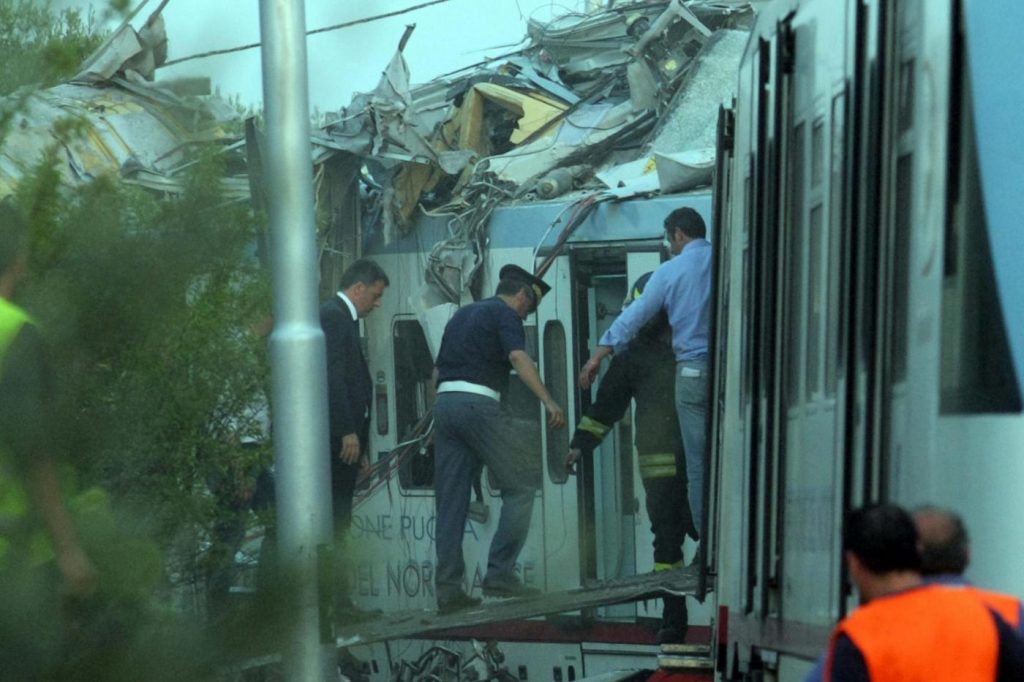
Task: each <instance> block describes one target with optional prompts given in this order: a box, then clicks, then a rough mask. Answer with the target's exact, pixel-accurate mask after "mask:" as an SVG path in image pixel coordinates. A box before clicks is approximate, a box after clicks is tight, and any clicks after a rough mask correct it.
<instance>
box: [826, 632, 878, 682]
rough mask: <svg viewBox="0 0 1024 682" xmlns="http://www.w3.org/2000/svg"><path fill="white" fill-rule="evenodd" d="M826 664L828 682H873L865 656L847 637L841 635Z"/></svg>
mask: <svg viewBox="0 0 1024 682" xmlns="http://www.w3.org/2000/svg"><path fill="white" fill-rule="evenodd" d="M831 655H832V660H830V661H827V662H826V664H825V680H826V682H871V676H870V675H869V674H868V665H867V663H866V662H865V661H864V654H862V653H861V651H860V649H858V648H857V645H856V644H854V643H853V640H851V639H850V638H849V637H847V636H846V635H839V638H838V639H837V640H836V643H835V646H834V647H833V648H832V651H831Z"/></svg>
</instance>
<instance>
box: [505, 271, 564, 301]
mask: <svg viewBox="0 0 1024 682" xmlns="http://www.w3.org/2000/svg"><path fill="white" fill-rule="evenodd" d="M498 278H499V279H501V280H506V279H510V280H513V281H515V282H522V283H523V284H525V285H527V286H529V287H530V288H531V289H532V290H533V294H534V296H535V297H536V301H537V304H538V305H539V304H540V301H541V299H542V298H544V295H545V294H547V293H548V292H549V291H551V287H550V286H549V285H548V284H545V283H544V280H542V279H541V278H540V277H537V276H536V275H531V274H530V273H528V272H527V271H526V270H524V269H522V268H521V267H519V266H518V265H506V266H505V267H503V268H502V269H501V270H500V271H499V272H498Z"/></svg>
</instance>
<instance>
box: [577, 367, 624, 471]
mask: <svg viewBox="0 0 1024 682" xmlns="http://www.w3.org/2000/svg"><path fill="white" fill-rule="evenodd" d="M627 357H628V356H627V355H617V356H615V357H614V358H613V359H612V364H611V365H609V366H608V372H606V373H605V375H604V379H602V380H601V385H600V386H599V387H598V389H597V399H596V400H595V401H594V402H593V403H592V404H591V405H590V407H589V408H588V409H587V411H586V414H584V416H583V419H581V420H580V423H579V424H578V425H577V426H576V432H575V433H574V434H573V436H572V440H571V441H570V442H569V452H568V453H567V454H566V456H565V469H566V471H567V472H568V473H570V474H572V473H575V469H576V462H578V461H579V460H580V458H581V457H582V456H583V453H584V452H587V453H590V452H592V451H593V450H594V448H596V447H597V446H598V445H599V444H600V443H601V441H602V440H604V438H605V436H607V435H608V432H609V431H611V429H612V426H613V425H614V424H615V422H617V421H619V420H620V419H622V417H623V416H624V415H625V414H626V410H627V409H628V408H629V403H630V401H631V400H632V399H633V393H634V387H633V385H632V381H631V380H630V375H629V365H628V362H627Z"/></svg>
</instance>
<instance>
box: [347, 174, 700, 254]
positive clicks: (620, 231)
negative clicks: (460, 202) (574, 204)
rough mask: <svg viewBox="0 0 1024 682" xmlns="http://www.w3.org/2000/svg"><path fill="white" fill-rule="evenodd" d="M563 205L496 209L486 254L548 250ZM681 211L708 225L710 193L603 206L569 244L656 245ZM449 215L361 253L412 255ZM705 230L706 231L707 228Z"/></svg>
mask: <svg viewBox="0 0 1024 682" xmlns="http://www.w3.org/2000/svg"><path fill="white" fill-rule="evenodd" d="M567 205H568V204H567V203H566V202H564V201H548V202H533V203H522V204H515V205H509V206H502V207H500V208H497V209H495V211H494V214H493V215H492V216H491V223H490V230H489V233H490V244H489V246H490V248H491V249H492V250H493V249H507V248H523V247H526V248H533V247H536V246H537V245H538V244H540V241H541V239H544V244H543V245H546V246H550V245H553V244H554V243H555V241H556V240H557V239H558V234H559V231H560V229H561V227H562V226H564V224H565V221H566V219H567V215H568V212H566V214H565V215H563V216H562V222H561V224H560V225H558V226H556V227H555V229H553V230H551V231H550V232H549V233H548V234H547V236H546V237H545V234H544V233H545V232H548V228H549V227H551V223H552V222H554V221H555V220H556V219H558V217H559V214H561V213H562V212H563V210H564V209H565V208H566V206H567ZM681 206H690V207H692V208H694V209H695V210H696V211H697V212H698V213H700V214H701V215H702V216H704V219H705V220H706V221H710V220H711V192H710V190H705V191H700V192H692V193H688V194H674V195H668V196H657V197H649V198H648V197H644V198H635V199H629V200H626V201H621V202H603V203H601V204H600V205H599V206H598V207H597V209H596V210H594V211H593V212H592V213H591V214H590V216H588V217H587V219H586V221H584V222H583V224H582V225H581V226H580V227H579V229H577V230H576V232H575V233H574V234H573V236H572V238H571V239H570V242H577V243H594V242H615V241H632V240H638V239H661V238H662V235H663V228H662V223H663V222H664V220H665V216H666V215H668V214H669V213H670V212H671V211H672V210H674V209H676V208H679V207H681ZM453 218H454V215H453V214H438V215H423V216H420V218H419V219H418V220H417V222H416V226H415V227H414V228H413V229H412V230H410V232H409V234H408V235H407V236H405V237H402V238H401V239H396V240H395V241H393V242H392V243H390V244H384V243H383V241H382V240H380V239H373V238H371V239H370V240H369V243H368V244H367V245H366V247H365V249H364V253H365V255H367V256H378V255H382V254H396V253H417V252H423V251H424V250H429V247H430V246H431V245H433V244H436V243H437V242H439V241H441V240H443V239H445V238H446V237H447V236H448V223H449V221H451V220H452V219H453ZM709 227H710V225H709Z"/></svg>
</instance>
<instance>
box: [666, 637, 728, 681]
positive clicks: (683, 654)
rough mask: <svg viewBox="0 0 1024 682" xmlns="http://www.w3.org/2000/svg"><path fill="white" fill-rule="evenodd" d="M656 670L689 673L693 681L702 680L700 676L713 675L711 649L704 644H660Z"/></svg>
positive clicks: (713, 667) (713, 664) (713, 666)
mask: <svg viewBox="0 0 1024 682" xmlns="http://www.w3.org/2000/svg"><path fill="white" fill-rule="evenodd" d="M658 668H659V669H660V670H663V671H665V672H669V673H673V672H674V673H680V674H681V673H690V674H692V675H694V677H693V679H704V676H702V675H701V674H702V673H704V674H713V673H714V670H715V663H714V660H713V659H712V650H711V647H710V646H708V645H706V644H662V645H661V651H660V652H659V653H658Z"/></svg>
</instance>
